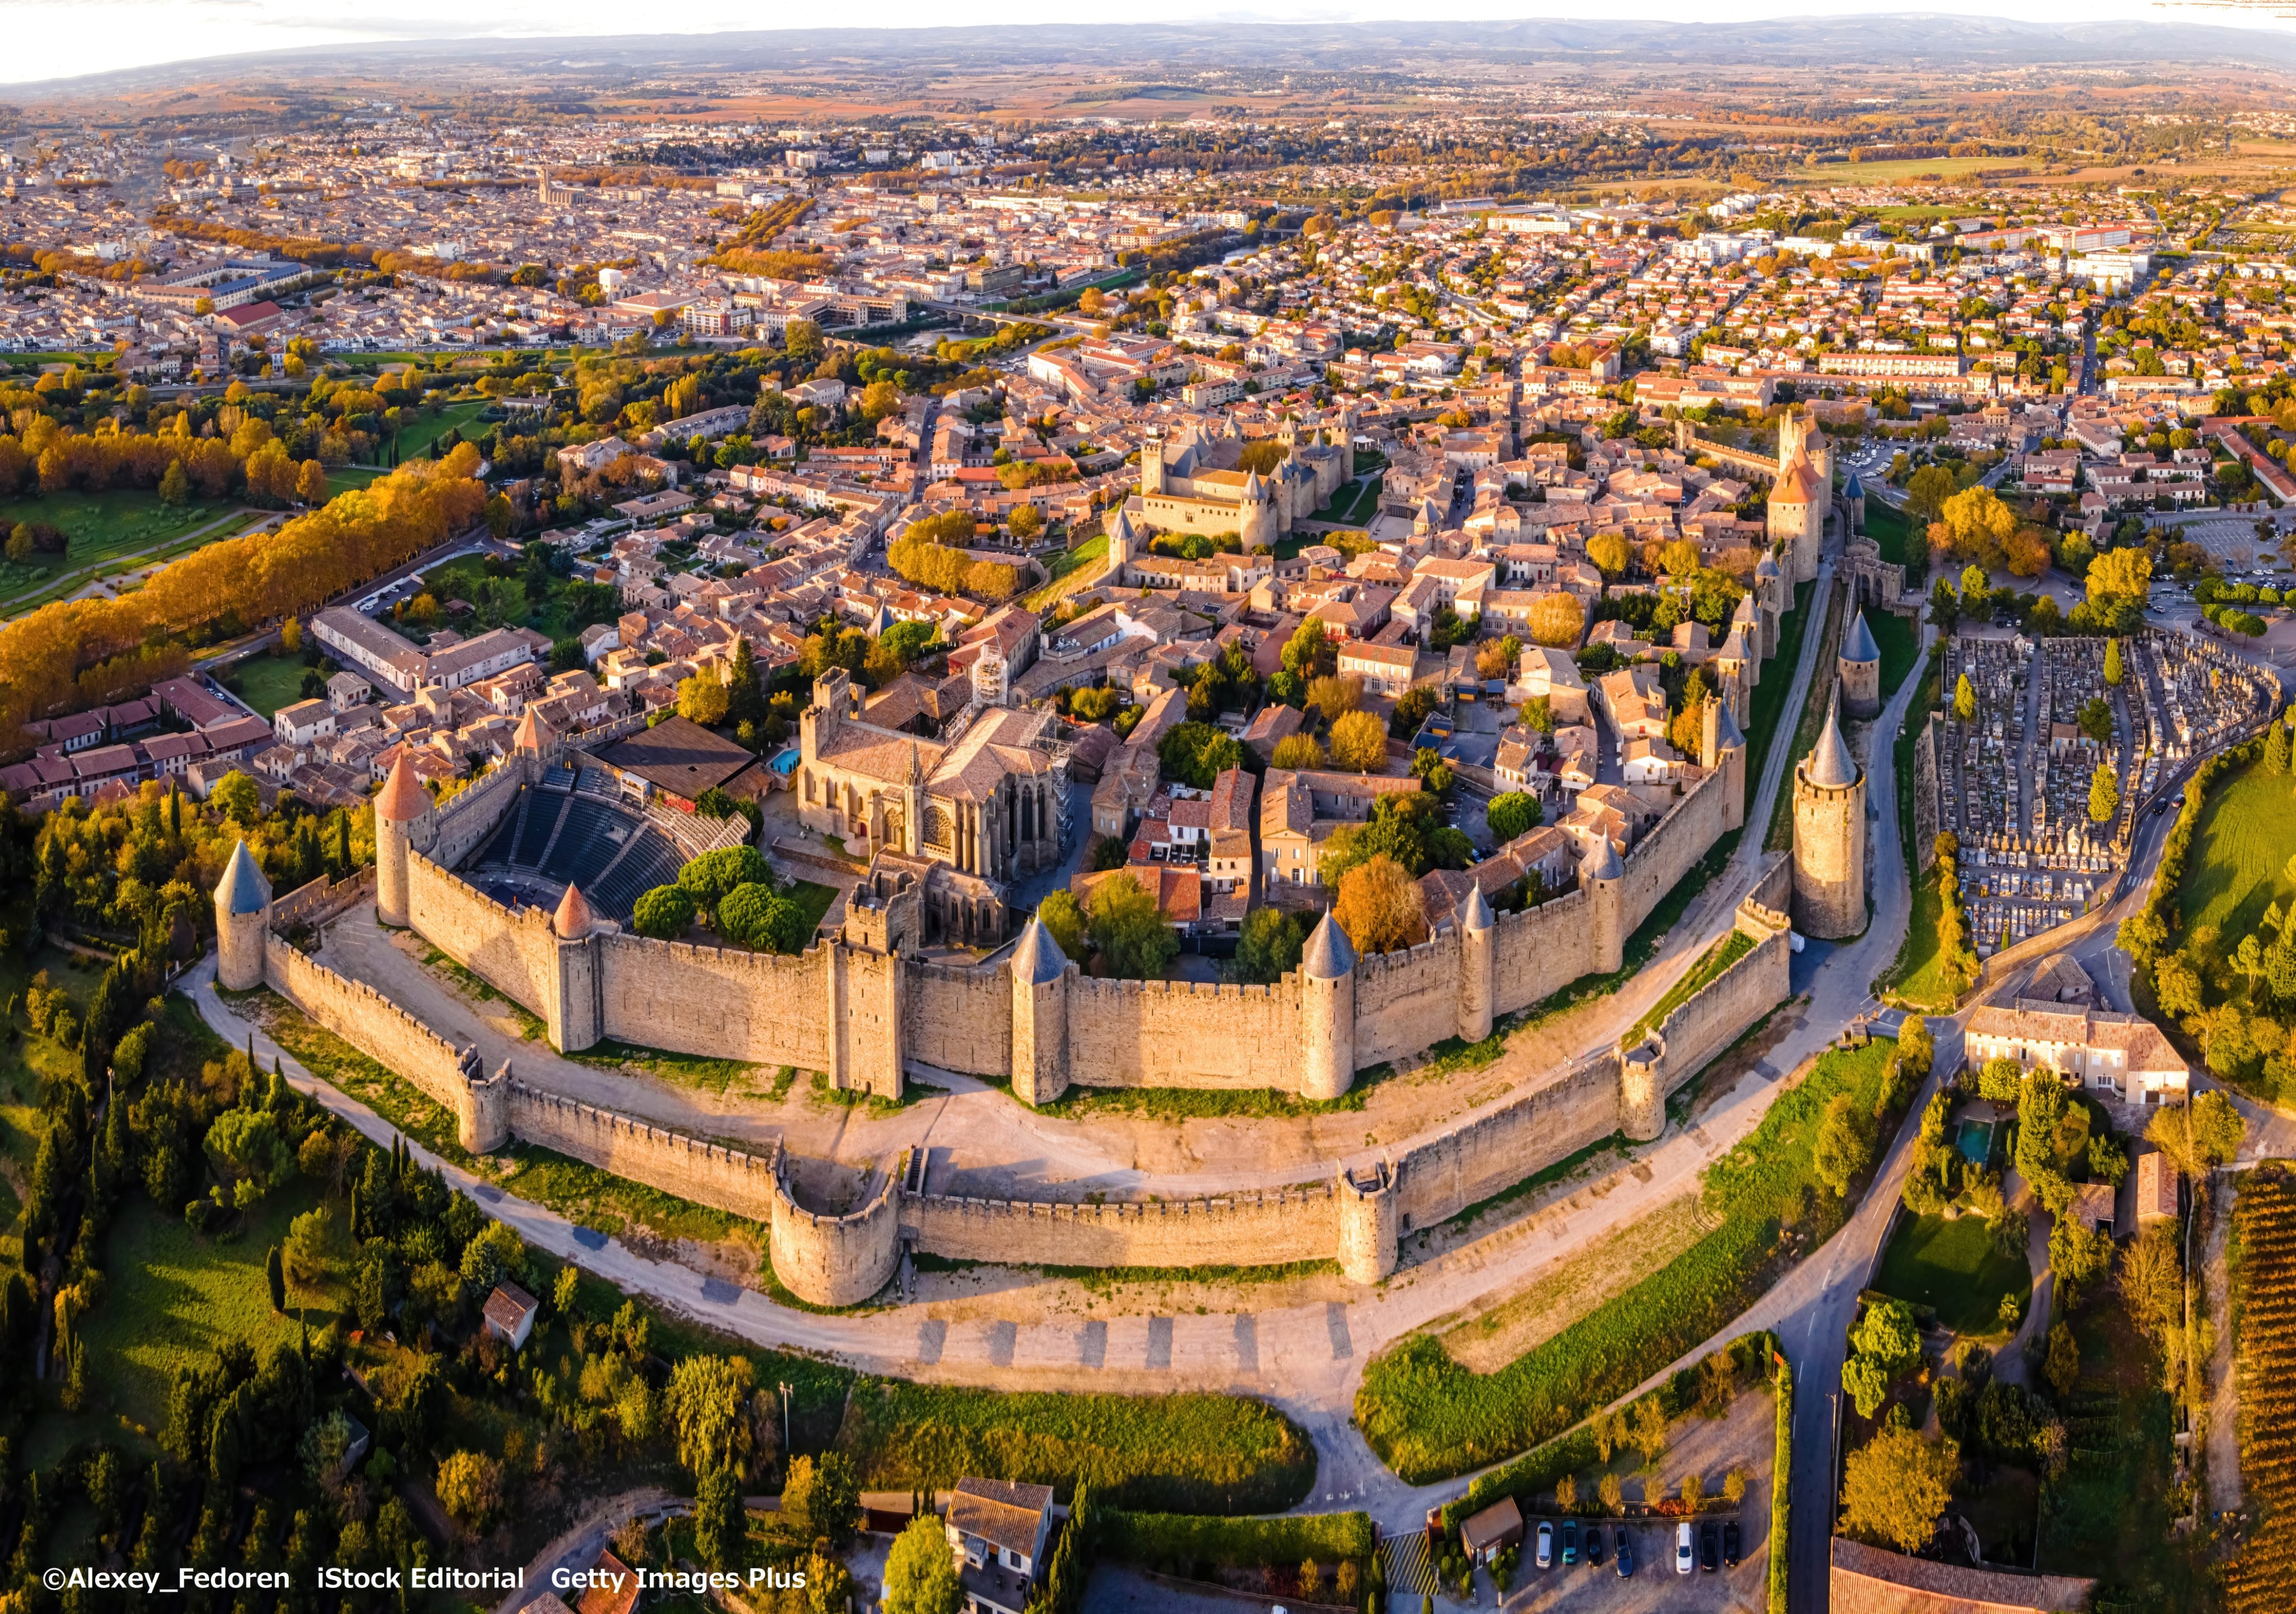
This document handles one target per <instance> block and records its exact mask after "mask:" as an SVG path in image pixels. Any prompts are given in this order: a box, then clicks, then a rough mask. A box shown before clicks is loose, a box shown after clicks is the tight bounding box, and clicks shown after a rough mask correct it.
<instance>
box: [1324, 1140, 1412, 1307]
mask: <svg viewBox="0 0 2296 1614" xmlns="http://www.w3.org/2000/svg"><path fill="white" fill-rule="evenodd" d="M1337 1192H1338V1195H1339V1211H1340V1251H1339V1260H1340V1271H1341V1273H1343V1274H1346V1276H1347V1277H1348V1279H1349V1282H1356V1283H1376V1282H1379V1281H1380V1280H1381V1279H1382V1278H1383V1277H1385V1276H1387V1274H1390V1273H1391V1272H1393V1271H1394V1270H1395V1239H1396V1228H1397V1225H1398V1221H1397V1215H1398V1213H1397V1208H1396V1192H1395V1167H1392V1166H1390V1165H1389V1164H1388V1163H1387V1162H1386V1161H1385V1160H1382V1161H1380V1162H1379V1163H1378V1164H1377V1165H1375V1166H1369V1167H1360V1168H1358V1169H1357V1170H1354V1171H1342V1172H1341V1173H1340V1180H1339V1184H1338V1187H1337Z"/></svg>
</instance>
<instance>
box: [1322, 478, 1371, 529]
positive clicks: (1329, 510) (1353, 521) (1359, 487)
mask: <svg viewBox="0 0 2296 1614" xmlns="http://www.w3.org/2000/svg"><path fill="white" fill-rule="evenodd" d="M1384 480H1385V478H1384V477H1383V476H1368V477H1365V478H1364V479H1361V480H1360V481H1354V482H1349V484H1348V485H1347V486H1345V487H1341V489H1340V491H1339V493H1338V495H1337V496H1335V497H1333V500H1332V502H1331V503H1330V504H1326V505H1324V508H1323V509H1321V510H1319V511H1317V512H1316V514H1315V517H1314V519H1315V520H1318V521H1332V522H1335V523H1337V524H1338V525H1340V526H1341V527H1360V526H1362V525H1363V524H1364V523H1365V521H1368V520H1371V518H1372V514H1373V512H1375V511H1376V510H1378V508H1379V489H1380V484H1381V483H1382V481H1384Z"/></svg>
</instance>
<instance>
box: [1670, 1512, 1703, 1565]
mask: <svg viewBox="0 0 2296 1614" xmlns="http://www.w3.org/2000/svg"><path fill="white" fill-rule="evenodd" d="M1697 1570H1698V1541H1697V1538H1696V1537H1695V1536H1693V1535H1692V1534H1691V1529H1690V1526H1689V1524H1688V1522H1687V1521H1685V1522H1684V1523H1681V1524H1678V1525H1676V1526H1675V1527H1674V1572H1675V1573H1676V1574H1677V1575H1692V1574H1695V1573H1696V1572H1697Z"/></svg>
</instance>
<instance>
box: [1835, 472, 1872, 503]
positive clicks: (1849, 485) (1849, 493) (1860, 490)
mask: <svg viewBox="0 0 2296 1614" xmlns="http://www.w3.org/2000/svg"><path fill="white" fill-rule="evenodd" d="M1841 496H1842V497H1843V498H1845V499H1862V498H1864V497H1865V496H1866V484H1865V483H1863V482H1861V481H1859V480H1858V479H1857V467H1855V466H1852V467H1851V468H1850V471H1849V481H1847V482H1845V483H1844V484H1842V487H1841Z"/></svg>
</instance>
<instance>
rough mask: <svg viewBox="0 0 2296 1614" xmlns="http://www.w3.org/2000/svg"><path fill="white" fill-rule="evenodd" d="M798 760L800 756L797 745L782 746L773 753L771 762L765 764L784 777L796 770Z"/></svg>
mask: <svg viewBox="0 0 2296 1614" xmlns="http://www.w3.org/2000/svg"><path fill="white" fill-rule="evenodd" d="M800 760H802V758H800V757H799V753H798V748H797V747H795V746H793V745H791V746H784V747H783V749H782V750H778V751H775V753H774V759H773V760H772V761H771V762H768V763H767V764H766V766H767V767H769V768H771V769H773V770H774V772H775V773H776V774H780V775H781V776H782V777H783V778H784V779H786V778H788V777H789V776H790V775H791V774H794V773H796V772H797V765H798V763H799V761H800Z"/></svg>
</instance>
